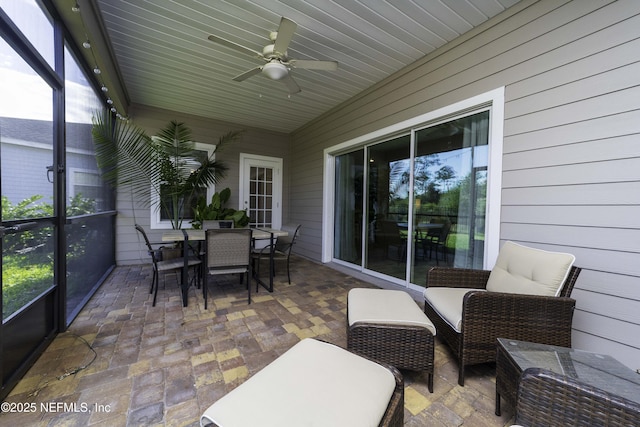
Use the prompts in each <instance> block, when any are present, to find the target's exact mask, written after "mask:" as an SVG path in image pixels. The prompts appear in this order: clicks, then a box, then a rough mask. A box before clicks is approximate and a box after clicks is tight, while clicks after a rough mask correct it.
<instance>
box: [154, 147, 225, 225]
mask: <svg viewBox="0 0 640 427" xmlns="http://www.w3.org/2000/svg"><path fill="white" fill-rule="evenodd" d="M215 149H216V146H215V145H209V144H202V143H199V142H196V143H195V150H194V152H193V155H194V161H196V162H198V161H199V160H204V159H205V158H211V156H212V155H213V153H214V151H215ZM160 191H161V193H162V190H160ZM214 193H215V185H210V186H209V187H208V188H202V189H200V190H199V191H196V193H195V194H194V195H193V197H191V199H190V200H186V201H185V203H184V208H183V212H182V214H181V217H182V218H183V219H184V221H183V223H182V227H183V228H190V227H191V221H192V220H193V219H194V213H193V212H194V210H193V208H194V207H195V204H196V203H197V201H198V198H200V197H203V196H204V197H205V198H206V200H207V203H208V202H209V200H210V199H211V197H212V196H213V194H214ZM161 195H162V194H161ZM161 195H160V196H161ZM158 197H159V195H158V193H157V192H156V191H153V190H152V191H151V221H150V224H151V228H152V229H167V228H171V220H170V219H169V215H171V212H167V211H162V210H161V209H159V205H160V203H159V199H158ZM168 205H170V203H169V204H168Z"/></svg>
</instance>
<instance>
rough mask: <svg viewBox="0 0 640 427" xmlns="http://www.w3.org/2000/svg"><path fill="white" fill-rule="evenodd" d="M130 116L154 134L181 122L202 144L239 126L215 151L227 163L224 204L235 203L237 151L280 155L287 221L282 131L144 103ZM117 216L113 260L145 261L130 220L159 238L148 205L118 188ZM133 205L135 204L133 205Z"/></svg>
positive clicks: (286, 162) (286, 151)
mask: <svg viewBox="0 0 640 427" xmlns="http://www.w3.org/2000/svg"><path fill="white" fill-rule="evenodd" d="M131 117H132V119H133V121H134V123H135V124H136V126H139V127H141V128H142V129H144V130H145V131H146V132H147V133H148V134H149V135H155V134H156V133H157V132H158V131H159V130H160V129H162V128H164V127H165V126H166V125H167V124H168V123H169V122H170V121H171V120H177V121H178V122H184V123H185V124H186V125H187V126H188V127H189V128H190V129H191V133H192V137H193V140H194V141H196V142H201V143H205V144H215V143H217V141H218V139H219V138H220V136H222V135H224V134H226V133H227V132H229V131H236V130H243V131H244V133H243V135H242V137H241V139H240V140H239V141H236V142H233V143H231V144H229V145H226V146H224V147H223V148H222V149H221V150H220V151H219V152H216V153H217V154H216V159H218V160H222V161H223V162H225V163H226V164H227V166H228V167H229V170H228V172H227V175H226V178H225V179H224V180H223V181H222V182H220V183H219V184H218V185H217V189H218V190H220V189H223V188H225V187H229V188H230V189H231V199H230V200H229V203H228V206H229V207H233V208H238V207H239V202H238V186H239V175H238V174H239V172H238V171H239V161H240V153H250V154H257V155H263V156H267V155H268V156H272V157H280V158H282V159H283V160H284V162H283V169H284V171H283V177H284V178H283V183H282V187H283V190H282V204H283V206H284V210H283V223H286V222H287V219H288V217H287V212H288V210H287V206H288V205H289V194H288V192H289V182H288V179H287V177H288V170H289V167H290V166H289V163H290V155H289V151H290V145H291V144H290V140H291V138H290V137H289V136H288V135H286V134H282V133H277V132H272V131H265V130H261V129H253V128H246V127H242V128H241V127H238V125H234V124H231V123H224V122H219V121H214V120H209V119H204V118H202V117H197V116H191V115H185V114H180V113H176V112H170V111H164V110H159V109H153V108H148V107H137V108H135V109H133V110H132V111H131ZM117 206H118V216H117V221H116V262H117V264H118V265H126V264H139V263H146V262H149V258H148V255H147V252H146V249H145V248H144V242H143V241H142V240H141V238H139V236H138V235H137V233H136V232H135V229H134V228H133V225H134V223H138V224H140V225H142V226H143V227H144V229H145V231H146V232H147V234H148V235H149V239H150V240H151V241H152V242H160V240H161V239H160V237H161V235H162V231H161V230H150V229H149V222H150V221H149V218H150V211H149V208H148V207H147V208H144V207H143V206H144V205H140V204H136V203H135V202H132V200H131V194H130V193H128V192H126V191H118V201H117ZM134 206H135V208H134Z"/></svg>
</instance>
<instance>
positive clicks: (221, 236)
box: [202, 228, 253, 309]
mask: <svg viewBox="0 0 640 427" xmlns="http://www.w3.org/2000/svg"><path fill="white" fill-rule="evenodd" d="M252 232H253V230H251V229H250V228H210V229H208V230H206V231H205V233H206V242H205V251H206V254H205V256H204V262H205V264H204V273H205V274H204V285H203V291H202V292H203V296H204V308H205V309H206V308H207V302H208V301H207V299H208V297H207V293H208V291H209V277H210V276H217V275H229V274H241V275H243V276H244V275H246V276H245V277H246V282H247V293H248V295H247V303H248V304H251V286H250V281H251V278H252V277H253V270H252V267H251V234H252ZM241 277H242V276H241Z"/></svg>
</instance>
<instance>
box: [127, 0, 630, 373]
mask: <svg viewBox="0 0 640 427" xmlns="http://www.w3.org/2000/svg"><path fill="white" fill-rule="evenodd" d="M638 76H640V3H638V2H634V1H617V2H604V1H587V2H583V1H574V2H566V3H563V2H556V1H553V2H551V1H541V2H536V3H533V4H526V5H524V6H521V5H517V6H515V7H512V8H510V9H508V10H507V11H506V12H504V13H502V14H501V15H499V16H497V17H495V18H493V19H491V20H489V21H488V22H486V23H484V24H482V25H481V26H480V27H478V28H475V29H473V30H472V31H470V32H469V33H467V34H464V35H463V36H461V37H460V38H458V39H456V40H453V41H452V42H450V43H448V44H447V45H445V46H444V47H442V48H440V49H438V50H437V51H435V52H433V53H432V54H429V55H427V56H426V57H424V58H423V59H422V60H420V61H417V62H416V63H414V64H413V65H411V66H409V67H407V68H405V69H403V70H401V71H400V72H397V73H395V74H394V75H392V76H390V77H389V78H387V79H385V80H384V81H382V82H380V83H378V84H376V85H375V86H374V87H372V88H370V89H369V90H366V91H365V92H363V93H362V94H360V95H358V96H356V97H354V98H353V99H351V100H349V101H348V102H345V103H344V104H342V105H340V106H339V107H337V108H335V109H333V110H331V111H329V112H327V113H326V114H324V115H323V116H321V117H320V118H318V119H317V120H314V121H313V122H312V123H310V124H308V125H306V126H304V127H302V128H301V129H298V130H296V131H295V132H293V133H292V134H291V135H285V134H277V133H273V132H265V131H261V130H259V129H249V130H248V132H247V134H246V135H245V138H244V140H243V141H241V142H240V143H238V144H237V145H236V146H233V147H228V150H225V151H223V152H222V153H220V156H221V158H223V159H225V160H226V161H228V163H229V165H230V166H231V170H230V173H229V174H228V177H227V179H226V180H225V181H224V182H223V183H222V187H223V188H224V187H226V186H229V187H231V188H232V189H233V190H234V194H237V191H235V190H237V189H238V182H239V178H238V168H239V165H238V161H239V160H238V158H239V154H240V153H241V152H248V153H252V154H260V155H266V156H275V157H279V158H283V159H284V170H283V180H284V183H283V189H284V190H283V195H284V200H283V205H284V212H283V222H295V223H301V224H302V230H303V232H302V233H301V235H300V237H299V240H298V244H297V245H296V248H295V253H296V254H297V255H300V256H304V257H307V258H310V259H312V260H315V261H318V262H331V261H332V246H331V245H332V243H333V241H332V239H333V231H332V228H331V226H332V224H333V222H332V221H333V219H332V215H331V213H332V210H331V209H330V208H331V206H332V204H333V200H332V199H331V198H327V195H331V194H333V193H332V191H333V190H332V188H331V185H332V183H333V181H332V179H333V177H332V175H331V173H327V165H330V164H331V161H332V160H331V159H332V158H333V155H334V154H336V153H338V152H348V151H349V149H350V146H351V148H353V149H356V148H358V147H362V146H363V145H365V144H366V143H367V142H370V141H373V140H374V138H378V139H379V138H381V137H385V135H391V134H392V133H393V132H396V131H398V130H399V128H402V127H403V126H405V124H407V125H406V126H408V127H407V129H409V128H411V127H415V126H417V125H419V124H420V120H425V121H427V122H432V121H437V120H442V119H444V118H445V116H448V115H451V114H455V113H456V112H457V111H455V108H460V109H462V108H471V107H473V102H474V100H475V99H477V98H476V97H478V96H480V97H481V98H482V96H483V94H488V93H495V91H498V93H502V94H503V96H504V99H503V100H502V99H501V98H500V96H498V97H497V98H493V100H492V101H489V103H490V104H491V103H492V104H491V105H490V107H491V111H492V120H496V119H499V118H500V117H503V119H502V120H501V121H500V123H495V122H494V123H493V128H492V129H493V130H494V132H493V133H492V135H491V138H492V139H491V140H490V145H491V144H493V145H494V146H496V147H500V145H501V147H500V149H501V153H500V154H499V156H498V157H497V158H494V159H493V160H492V162H491V163H490V165H489V174H490V175H491V174H493V175H492V176H493V177H494V182H496V181H497V182H500V181H501V185H500V187H499V188H498V189H497V190H496V191H494V192H493V193H492V194H490V195H489V196H488V197H489V199H492V200H494V201H495V200H498V201H499V204H498V205H497V207H495V209H493V210H490V211H489V216H488V221H495V224H494V225H493V226H492V228H491V231H490V233H491V234H492V236H493V238H494V239H495V243H494V244H492V246H491V247H490V248H489V249H490V252H489V253H488V256H487V260H486V261H485V265H486V266H487V267H490V265H491V260H492V257H494V256H495V253H496V252H497V249H498V246H499V245H498V243H499V242H503V241H505V240H513V241H516V242H519V243H522V244H525V245H530V246H535V247H538V248H543V249H548V250H559V251H566V252H571V253H573V254H575V255H576V257H577V261H576V265H579V266H580V267H582V268H583V272H582V275H581V276H580V279H579V280H578V283H577V286H576V289H575V290H574V293H573V297H575V298H576V300H577V310H576V313H575V317H574V324H573V327H574V345H575V347H578V348H584V349H590V350H594V351H603V352H606V353H610V354H613V355H615V356H616V357H617V358H618V359H620V360H621V361H622V362H624V363H625V364H627V365H629V366H630V367H632V368H634V369H635V368H640V366H639V365H638V360H640V317H639V316H638V315H637V313H638V311H639V310H640V245H639V244H638V242H639V241H640V222H639V221H640V220H639V218H640V215H639V210H638V209H639V208H638V206H639V204H640V191H639V190H640V172H639V171H640V143H639V141H638V140H639V138H640V136H639V135H640V102H639V99H640V79H639V78H638ZM482 100H483V101H482V102H485V101H486V100H485V99H484V98H482ZM132 116H133V117H135V120H136V123H137V124H139V125H141V126H143V127H145V128H147V129H149V130H150V131H153V130H156V129H159V128H160V127H161V126H163V125H164V123H166V122H167V121H168V120H170V119H172V118H174V117H176V116H177V117H178V118H179V119H181V120H184V121H186V122H188V124H189V125H191V126H192V128H193V130H194V134H195V136H196V138H195V139H196V140H198V141H199V142H203V143H215V141H210V140H209V139H208V138H207V135H219V134H221V133H222V132H223V131H228V130H232V129H237V128H238V127H237V126H236V125H233V124H229V123H214V122H212V121H210V120H204V119H199V118H197V117H193V116H180V115H179V114H178V115H176V113H175V112H167V111H158V110H153V109H149V108H146V107H144V106H136V107H135V109H134V111H133V114H132ZM500 134H502V135H503V136H502V137H501V136H500ZM496 138H499V140H496ZM492 168H493V170H492ZM119 197H120V199H119V203H118V209H119V212H120V215H119V220H118V247H117V252H118V255H117V257H118V262H119V263H121V264H128V263H134V262H139V260H140V258H139V254H138V243H137V242H136V241H135V234H134V233H133V232H132V224H133V221H134V219H135V220H136V221H142V222H143V223H144V222H145V221H146V219H145V218H147V217H148V212H147V213H146V214H145V213H144V211H132V210H131V208H130V206H131V202H130V200H128V199H127V198H126V194H122V193H121V194H120V196H119ZM234 197H236V196H234ZM232 203H233V204H238V205H239V206H240V207H242V206H241V204H240V202H239V201H238V200H237V199H234V200H232ZM488 203H491V201H489V202H488ZM327 204H329V207H328V208H327ZM133 216H135V218H133ZM490 238H491V236H488V239H490ZM498 241H499V242H498ZM358 269H359V268H358ZM413 283H414V284H417V285H424V278H422V277H416V278H414V279H413Z"/></svg>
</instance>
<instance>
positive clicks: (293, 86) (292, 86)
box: [280, 74, 301, 95]
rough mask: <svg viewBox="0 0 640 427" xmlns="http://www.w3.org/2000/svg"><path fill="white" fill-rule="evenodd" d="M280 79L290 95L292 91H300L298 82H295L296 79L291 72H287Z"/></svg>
mask: <svg viewBox="0 0 640 427" xmlns="http://www.w3.org/2000/svg"><path fill="white" fill-rule="evenodd" d="M280 81H281V82H283V83H284V84H285V85H287V89H289V94H290V95H293V94H294V93H298V92H300V91H301V89H300V86H298V83H296V81H295V80H293V77H291V74H287V75H286V76H284V77H283V78H282V79H280Z"/></svg>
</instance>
